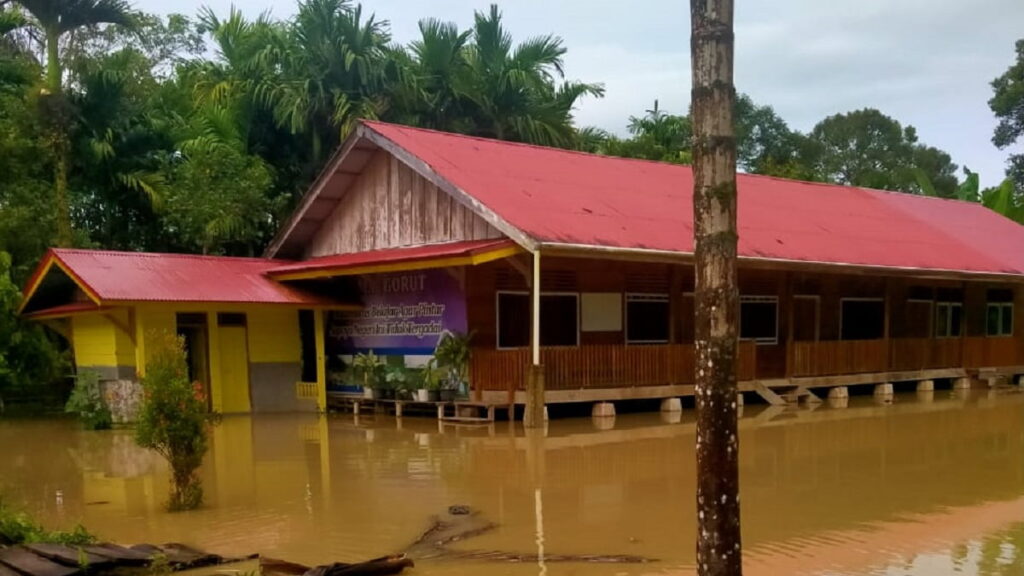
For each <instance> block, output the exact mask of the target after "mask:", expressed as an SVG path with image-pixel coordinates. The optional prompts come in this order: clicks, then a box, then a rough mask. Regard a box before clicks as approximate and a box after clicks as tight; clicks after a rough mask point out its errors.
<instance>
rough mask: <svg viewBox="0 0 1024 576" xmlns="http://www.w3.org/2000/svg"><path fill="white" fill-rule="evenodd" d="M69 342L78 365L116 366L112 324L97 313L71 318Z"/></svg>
mask: <svg viewBox="0 0 1024 576" xmlns="http://www.w3.org/2000/svg"><path fill="white" fill-rule="evenodd" d="M71 342H72V345H73V346H74V347H75V364H76V365H78V366H117V347H116V345H115V344H114V325H113V324H111V323H110V321H108V320H107V319H106V318H104V317H103V316H101V315H99V314H81V315H78V316H75V317H73V318H72V321H71Z"/></svg>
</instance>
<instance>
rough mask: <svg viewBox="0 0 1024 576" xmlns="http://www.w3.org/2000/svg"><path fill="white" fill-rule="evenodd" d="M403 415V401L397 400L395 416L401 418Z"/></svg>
mask: <svg viewBox="0 0 1024 576" xmlns="http://www.w3.org/2000/svg"><path fill="white" fill-rule="evenodd" d="M401 417H402V403H401V402H395V418H401Z"/></svg>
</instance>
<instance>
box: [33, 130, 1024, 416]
mask: <svg viewBox="0 0 1024 576" xmlns="http://www.w3.org/2000/svg"><path fill="white" fill-rule="evenodd" d="M692 185H693V180H692V172H691V169H690V168H689V167H687V166H677V165H669V164H663V163H657V162H649V161H640V160H631V159H619V158H609V157H603V156H596V155H590V154H583V153H578V152H572V151H565V150H556V149H550V148H543V147H537V146H529V145H522V144H515V143H507V142H499V141H494V140H486V139H480V138H472V137H466V136H459V135H453V134H446V133H441V132H434V131H429V130H422V129H414V128H408V127H402V126H395V125H389V124H383V123H376V122H364V123H362V124H361V125H360V126H359V127H358V128H357V129H356V130H355V131H354V133H353V134H352V135H351V136H350V138H349V139H348V140H347V141H346V142H345V143H344V144H343V145H342V147H341V148H340V149H339V150H338V151H337V153H336V154H335V155H334V157H333V158H332V159H331V161H330V162H329V163H328V166H327V167H326V169H325V170H324V171H323V173H322V174H321V175H320V177H319V178H318V179H317V181H316V182H314V184H313V185H312V187H311V189H310V190H309V191H308V192H307V194H306V195H305V197H304V198H303V200H302V201H301V202H300V204H299V206H298V207H297V209H296V210H295V212H294V214H293V215H292V217H291V218H290V219H289V220H288V221H287V222H286V223H285V224H284V226H283V227H282V229H281V230H280V232H279V233H278V235H277V237H276V238H275V239H274V241H273V242H272V243H271V245H270V247H269V248H268V250H267V252H266V254H265V257H266V258H265V259H256V260H253V259H248V260H247V259H234V258H209V257H189V256H167V255H124V254H120V255H119V254H116V253H108V252H87V251H61V250H56V251H53V252H51V253H50V254H49V255H48V256H47V258H46V259H45V260H44V262H43V263H41V265H40V268H39V270H38V271H37V273H36V275H35V276H34V277H33V280H32V282H30V284H29V286H28V287H27V288H26V299H25V313H27V314H29V315H30V316H32V317H36V318H39V319H46V320H48V321H49V322H51V323H54V321H55V320H58V321H59V322H60V323H61V324H60V326H61V329H62V330H65V333H66V334H68V336H69V339H70V341H71V342H72V343H73V345H74V350H75V357H76V363H77V364H78V365H79V366H80V367H81V366H101V367H103V368H104V370H105V372H104V374H106V375H107V377H110V378H117V379H126V380H128V381H130V380H131V379H132V376H134V375H135V374H137V373H141V372H143V371H144V359H145V351H144V349H145V345H144V344H145V333H146V330H149V329H150V328H152V327H157V328H166V329H172V328H173V329H175V330H177V331H178V332H179V333H181V334H183V335H185V336H186V340H187V342H188V347H189V352H190V358H192V359H193V361H192V364H193V370H194V372H195V374H196V377H197V379H200V380H201V379H202V378H203V377H205V378H207V380H206V381H205V382H207V383H208V385H209V386H210V389H211V396H212V397H213V398H214V401H213V404H212V407H213V408H215V409H219V410H222V411H248V410H250V409H252V410H257V411H260V410H281V409H284V410H292V409H296V408H297V407H310V408H313V407H317V406H319V407H320V408H323V407H324V406H325V398H326V391H327V390H329V389H330V390H337V391H343V390H351V385H352V384H353V381H352V379H351V378H346V377H345V372H346V368H347V367H348V365H349V363H350V361H351V358H352V357H353V355H354V354H357V353H359V352H367V351H370V350H373V351H374V352H375V353H377V354H380V355H383V356H387V357H389V358H399V360H398V361H397V363H398V364H400V365H404V366H408V367H411V368H416V367H419V366H422V365H423V364H424V363H425V362H426V360H427V359H429V358H430V356H431V355H432V354H433V352H434V347H435V345H436V343H437V341H438V337H439V335H440V334H442V333H443V332H445V331H450V332H459V333H469V334H472V339H471V345H472V354H471V358H470V366H469V375H470V377H469V386H470V390H469V393H470V395H471V398H472V399H473V400H474V401H477V402H481V403H484V404H512V403H523V402H524V401H525V391H524V389H525V383H526V380H527V377H528V375H529V374H530V372H531V366H536V367H537V368H534V369H533V371H534V373H539V374H542V375H543V378H544V380H545V382H546V390H547V391H546V394H545V402H547V403H559V402H597V401H614V400H627V399H643V398H674V397H679V396H686V395H691V394H692V393H693V379H694V370H695V367H694V352H693V322H692V319H693V310H694V299H693V291H694V273H693V267H692V263H693V224H692V197H691V193H692ZM738 189H739V206H740V209H739V236H740V244H739V283H740V292H741V304H740V315H739V317H740V337H741V340H742V343H741V357H740V380H741V390H744V391H748V392H757V393H759V394H761V395H762V396H764V397H765V398H766V399H768V400H769V401H784V398H781V397H780V396H787V395H788V396H789V397H790V399H794V398H796V397H798V396H810V395H813V394H814V391H815V389H819V388H821V389H828V390H829V391H831V393H832V394H834V395H836V396H841V395H843V394H845V393H846V389H845V387H846V386H854V385H877V386H878V390H879V391H880V393H882V394H884V393H886V391H887V390H890V391H891V383H894V382H915V383H919V386H920V387H921V389H924V390H927V389H929V388H930V387H932V386H934V382H935V381H936V380H942V381H946V380H952V381H954V382H956V385H958V386H968V385H970V383H971V382H972V381H974V382H987V383H992V384H994V383H996V382H998V381H1002V380H1006V379H1013V378H1016V377H1018V376H1019V375H1021V374H1024V338H1022V336H1021V329H1020V327H1021V326H1024V252H1022V251H1021V250H1019V249H1014V248H1012V247H1019V246H1024V227H1021V226H1020V225H1018V224H1016V223H1014V222H1012V221H1010V220H1008V219H1006V218H1003V217H1002V216H999V215H998V214H995V213H994V212H991V211H989V210H988V209H986V208H984V207H983V206H981V205H978V204H973V203H965V202H958V201H953V200H945V199H937V198H926V197H921V196H914V195H909V194H901V193H894V192H884V191H878V190H868V189H863V188H853V187H843V186H834V185H826V184H817V183H807V182H798V181H792V180H785V179H779V178H771V177H765V176H755V175H740V176H739V178H738ZM137 269H138V270H144V272H138V271H137ZM235 270H238V276H237V278H236V277H233V276H231V275H232V274H234V272H233V271H235ZM94 284H96V285H94ZM97 285H102V286H103V288H102V289H100V288H98V287H97ZM171 286H173V288H174V289H173V290H170V289H168V290H166V291H163V290H157V292H158V295H157V296H156V297H147V296H146V294H147V290H148V289H149V288H170V287H171ZM206 290H209V292H208V293H207V292H206ZM107 291H109V293H108V292H107ZM83 334H84V335H83ZM93 334H95V336H93ZM190 334H192V336H191V337H190V336H189V335H190ZM199 359H202V360H199ZM100 362H102V363H100ZM389 363H392V364H394V363H395V362H394V361H391V360H389ZM133 371H134V372H133ZM887 387H888V388H887ZM217 398H219V399H220V400H219V403H218V400H217ZM304 398H305V399H309V401H308V402H305V401H303V400H302V399H304Z"/></svg>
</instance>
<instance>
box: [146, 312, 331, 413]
mask: <svg viewBox="0 0 1024 576" xmlns="http://www.w3.org/2000/svg"><path fill="white" fill-rule="evenodd" d="M179 312H192V313H206V314H207V320H206V324H207V332H208V334H209V345H210V356H209V369H210V400H211V406H212V408H213V409H214V410H216V411H219V412H223V411H237V410H238V407H239V405H240V403H241V399H242V398H243V397H245V396H247V395H243V390H244V389H240V388H239V385H238V383H235V382H231V383H228V382H226V380H225V375H226V373H225V372H224V370H225V368H226V367H225V366H224V365H223V362H224V357H223V356H224V353H225V352H228V353H230V355H231V358H232V360H233V361H237V357H238V355H239V354H241V353H242V350H241V349H240V347H239V346H237V343H236V341H234V340H231V341H230V342H225V341H224V337H223V336H222V334H221V330H222V329H221V328H220V327H219V326H218V325H217V314H218V313H220V312H227V313H244V314H245V316H246V344H247V346H246V347H245V351H244V352H245V353H246V354H247V355H248V362H249V363H261V362H265V363H271V362H300V361H301V357H302V351H301V347H302V344H301V340H300V338H299V316H298V308H293V307H284V306H281V307H279V306H259V305H248V306H246V305H238V306H232V305H216V306H211V305H205V306H203V305H194V304H183V303H152V304H150V303H146V304H139V305H138V306H137V307H136V312H135V322H136V334H142V335H143V336H141V337H138V336H137V341H138V342H139V346H138V347H137V348H136V350H135V352H136V356H137V359H138V363H139V364H138V365H139V366H141V367H142V368H141V369H140V373H144V371H145V366H144V359H145V358H146V349H147V347H149V348H151V347H152V340H153V337H154V335H155V334H156V333H159V332H160V331H164V330H166V331H167V332H169V333H172V334H173V333H174V332H175V330H176V327H177V316H176V315H177V314H178V313H179ZM225 329H227V327H225ZM225 336H228V338H229V340H230V339H231V335H225ZM225 344H227V347H226V348H225ZM237 371H238V370H237V369H235V370H232V371H231V372H232V373H234V372H237ZM247 377H248V375H247V374H246V375H242V376H241V378H242V379H246V378H247ZM226 385H227V387H230V390H226ZM321 386H322V383H321ZM245 392H247V391H245ZM320 403H323V400H321V402H320ZM245 409H246V410H248V407H246V408H245Z"/></svg>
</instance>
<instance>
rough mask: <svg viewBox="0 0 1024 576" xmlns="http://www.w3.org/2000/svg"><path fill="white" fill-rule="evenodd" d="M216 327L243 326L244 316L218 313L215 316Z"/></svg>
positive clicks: (236, 313) (237, 313)
mask: <svg viewBox="0 0 1024 576" xmlns="http://www.w3.org/2000/svg"><path fill="white" fill-rule="evenodd" d="M217 325H218V326H245V314H242V313H240V312H220V313H218V314H217Z"/></svg>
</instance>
